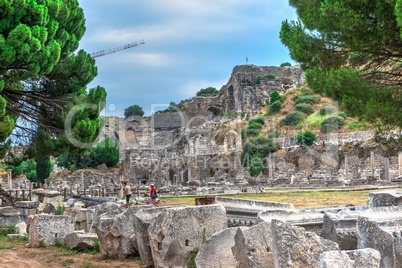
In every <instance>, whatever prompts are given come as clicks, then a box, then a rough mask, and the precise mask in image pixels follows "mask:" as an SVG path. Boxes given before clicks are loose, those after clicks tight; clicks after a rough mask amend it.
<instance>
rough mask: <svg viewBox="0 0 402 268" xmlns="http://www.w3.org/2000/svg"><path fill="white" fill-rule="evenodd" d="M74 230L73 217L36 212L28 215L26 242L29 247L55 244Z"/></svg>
mask: <svg viewBox="0 0 402 268" xmlns="http://www.w3.org/2000/svg"><path fill="white" fill-rule="evenodd" d="M72 232H74V219H73V218H72V217H69V216H59V215H57V216H56V215H47V214H37V215H33V216H30V218H29V223H28V244H29V246H31V247H39V246H42V245H44V246H48V245H54V244H56V240H58V239H60V240H61V241H63V239H64V237H65V236H66V235H67V234H70V233H72Z"/></svg>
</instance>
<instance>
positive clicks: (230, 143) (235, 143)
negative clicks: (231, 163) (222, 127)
mask: <svg viewBox="0 0 402 268" xmlns="http://www.w3.org/2000/svg"><path fill="white" fill-rule="evenodd" d="M239 142H240V143H241V139H239V134H238V133H237V132H236V131H234V130H229V131H228V132H226V134H225V142H224V144H225V150H226V151H237V150H238V149H239V146H240V147H241V144H239Z"/></svg>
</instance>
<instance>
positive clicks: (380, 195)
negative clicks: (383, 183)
mask: <svg viewBox="0 0 402 268" xmlns="http://www.w3.org/2000/svg"><path fill="white" fill-rule="evenodd" d="M401 205H402V191H401V190H389V191H382V192H375V193H369V196H368V207H369V208H373V207H388V206H401Z"/></svg>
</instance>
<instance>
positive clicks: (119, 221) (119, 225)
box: [96, 206, 141, 259]
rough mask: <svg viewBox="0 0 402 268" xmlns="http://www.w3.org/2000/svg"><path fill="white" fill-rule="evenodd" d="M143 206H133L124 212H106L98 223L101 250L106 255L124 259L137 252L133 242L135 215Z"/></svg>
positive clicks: (97, 230) (97, 229)
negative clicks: (116, 213)
mask: <svg viewBox="0 0 402 268" xmlns="http://www.w3.org/2000/svg"><path fill="white" fill-rule="evenodd" d="M140 209H141V206H133V207H130V208H128V209H126V210H124V211H123V212H122V213H120V214H118V215H115V214H114V213H110V212H108V213H104V214H102V215H101V217H100V219H99V220H98V224H97V225H96V233H97V235H98V237H99V242H100V252H101V254H102V255H104V256H108V257H111V258H119V259H124V258H127V257H128V256H130V255H133V254H135V253H137V251H136V249H135V248H134V246H133V244H132V242H131V236H132V235H133V234H134V215H135V213H136V212H137V211H138V210H140Z"/></svg>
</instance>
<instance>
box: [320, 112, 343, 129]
mask: <svg viewBox="0 0 402 268" xmlns="http://www.w3.org/2000/svg"><path fill="white" fill-rule="evenodd" d="M344 122H345V119H343V117H340V116H336V115H333V116H330V117H328V118H326V119H324V120H323V121H322V122H321V131H323V132H330V131H333V130H338V129H339V128H341V127H342V125H343V124H344Z"/></svg>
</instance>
